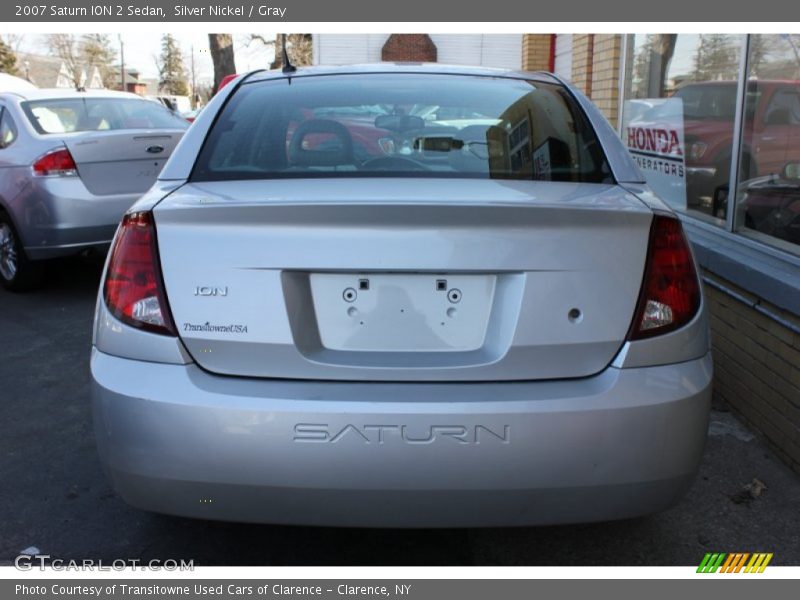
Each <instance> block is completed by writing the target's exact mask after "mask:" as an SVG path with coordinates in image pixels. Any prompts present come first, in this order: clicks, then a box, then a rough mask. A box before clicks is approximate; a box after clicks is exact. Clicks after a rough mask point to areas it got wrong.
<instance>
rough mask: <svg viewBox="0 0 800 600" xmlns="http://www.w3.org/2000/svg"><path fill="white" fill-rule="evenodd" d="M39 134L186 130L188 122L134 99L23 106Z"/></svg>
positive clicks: (75, 100) (35, 102)
mask: <svg viewBox="0 0 800 600" xmlns="http://www.w3.org/2000/svg"><path fill="white" fill-rule="evenodd" d="M22 108H23V110H24V111H25V114H26V115H28V119H30V122H31V123H32V124H33V126H34V128H35V129H36V131H38V132H39V133H72V132H76V131H109V130H114V129H186V127H188V126H189V123H188V122H187V121H186V120H185V119H182V118H180V117H179V116H177V115H175V114H173V113H172V112H170V111H169V110H167V109H166V108H164V107H163V106H161V105H160V104H157V103H156V102H151V101H149V100H137V99H136V98H62V99H58V98H56V99H51V100H31V101H28V102H23V103H22Z"/></svg>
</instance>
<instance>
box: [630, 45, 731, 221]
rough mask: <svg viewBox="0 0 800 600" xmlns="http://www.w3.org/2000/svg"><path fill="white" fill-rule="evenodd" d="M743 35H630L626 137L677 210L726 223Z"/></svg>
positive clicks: (660, 191) (656, 188)
mask: <svg viewBox="0 0 800 600" xmlns="http://www.w3.org/2000/svg"><path fill="white" fill-rule="evenodd" d="M742 40H743V36H740V35H727V34H686V35H684V34H647V35H641V34H637V35H632V36H628V47H627V52H626V55H627V65H626V69H625V73H626V77H625V81H624V88H625V89H624V104H623V114H622V131H621V133H622V138H623V141H624V142H625V143H626V144H627V146H628V148H629V150H630V151H631V154H632V155H633V156H634V158H635V160H636V161H637V163H638V164H639V167H640V168H641V170H642V171H643V173H644V174H645V177H646V178H647V181H648V183H649V184H650V186H651V187H652V188H653V189H654V191H655V192H656V193H658V194H659V195H660V196H661V197H662V198H663V199H664V200H665V201H666V202H668V203H669V204H670V205H671V206H673V207H674V208H675V209H676V210H679V211H684V212H687V213H690V214H692V215H694V216H697V217H700V218H703V219H706V220H710V221H712V222H714V223H717V224H724V218H725V202H726V198H727V189H728V185H729V180H730V169H731V163H732V157H733V152H734V151H733V148H734V147H735V145H734V140H733V137H734V119H735V115H736V91H737V79H738V72H739V62H740V56H741V47H742Z"/></svg>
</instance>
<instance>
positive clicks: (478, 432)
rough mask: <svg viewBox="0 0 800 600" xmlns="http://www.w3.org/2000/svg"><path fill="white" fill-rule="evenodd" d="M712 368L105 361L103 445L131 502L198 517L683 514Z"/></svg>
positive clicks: (368, 519)
mask: <svg viewBox="0 0 800 600" xmlns="http://www.w3.org/2000/svg"><path fill="white" fill-rule="evenodd" d="M711 376H712V365H711V357H710V355H706V356H705V357H704V358H701V359H698V360H695V361H689V362H685V363H680V364H675V365H667V366H659V367H650V368H637V369H615V368H608V369H606V370H605V371H604V372H603V373H601V374H599V375H597V376H595V377H591V378H586V379H582V380H577V381H553V382H517V383H456V384H450V383H438V384H437V383H419V384H416V383H397V384H395V383H349V382H310V381H280V380H249V379H237V378H230V377H219V376H214V375H210V374H207V373H205V372H204V371H202V370H200V369H199V368H197V367H196V366H195V365H166V364H156V363H145V362H141V361H135V360H129V359H124V358H117V357H112V356H109V355H107V354H103V353H100V352H98V351H97V350H94V351H93V356H92V378H93V386H92V389H93V408H94V418H95V433H96V438H97V443H98V448H99V452H100V457H101V459H102V462H103V464H104V467H105V469H106V471H107V473H108V475H109V477H110V479H111V481H112V482H113V486H114V488H115V489H116V490H117V492H118V493H119V494H120V495H121V496H122V497H123V498H124V499H125V500H126V501H127V502H129V503H130V504H132V505H134V506H137V507H140V508H143V509H146V510H152V511H156V512H163V513H169V514H175V515H182V516H188V517H198V518H209V519H220V520H231V521H248V522H267V523H286V524H309V525H336V526H392V527H414V526H426V527H450V526H503V525H533V524H552V523H567V522H583V521H596V520H609V519H619V518H627V517H633V516H637V515H643V514H648V513H652V512H656V511H659V510H662V509H665V508H667V507H669V506H670V505H672V504H674V503H675V502H676V501H677V500H678V499H679V498H680V497H681V496H682V494H683V493H684V492H685V490H686V489H687V487H688V486H689V484H690V483H691V481H692V478H693V475H694V473H695V471H696V469H697V466H698V464H699V461H700V458H701V455H702V451H703V446H704V443H705V437H706V428H707V422H708V410H709V405H710V396H711Z"/></svg>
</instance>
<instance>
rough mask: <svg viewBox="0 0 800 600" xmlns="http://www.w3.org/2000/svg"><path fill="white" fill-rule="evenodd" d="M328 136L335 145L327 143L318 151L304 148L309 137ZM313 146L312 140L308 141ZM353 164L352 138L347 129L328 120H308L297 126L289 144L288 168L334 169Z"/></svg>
mask: <svg viewBox="0 0 800 600" xmlns="http://www.w3.org/2000/svg"><path fill="white" fill-rule="evenodd" d="M314 134H330V135H333V136H335V137H336V144H335V145H331V144H329V143H328V142H327V141H326V142H323V143H322V144H321V145H322V146H324V147H322V148H320V149H315V148H313V147H311V148H305V147H304V146H303V142H304V141H305V139H306V138H307V137H308V136H309V135H314ZM310 141H311V143H312V144H313V140H310ZM352 164H355V153H354V151H353V138H352V137H351V136H350V132H349V131H348V130H347V127H345V126H344V125H342V124H341V123H339V122H337V121H332V120H330V119H309V120H308V121H304V122H302V123H300V125H298V127H297V129H295V130H294V133H293V134H292V139H291V141H290V142H289V166H290V167H335V166H339V165H352Z"/></svg>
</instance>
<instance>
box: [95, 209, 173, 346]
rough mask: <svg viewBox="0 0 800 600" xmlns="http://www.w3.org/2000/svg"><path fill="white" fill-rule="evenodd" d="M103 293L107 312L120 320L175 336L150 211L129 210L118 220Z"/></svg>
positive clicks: (133, 325) (140, 327)
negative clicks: (130, 211) (136, 211)
mask: <svg viewBox="0 0 800 600" xmlns="http://www.w3.org/2000/svg"><path fill="white" fill-rule="evenodd" d="M103 295H104V297H105V301H106V306H108V309H109V310H110V311H111V314H113V315H114V316H115V317H116V318H117V319H119V320H120V321H122V322H123V323H126V324H128V325H131V326H132V327H138V328H139V329H146V330H147V331H151V332H153V333H160V334H163V335H177V333H176V331H175V325H174V324H173V322H172V317H171V316H170V312H169V305H168V304H167V296H166V294H165V293H164V283H163V280H162V279H161V268H160V266H159V262H158V247H157V246H156V228H155V224H154V223H153V215H152V213H149V212H138V213H131V214H128V215H125V217H124V218H123V219H122V225H120V229H119V232H117V238H116V240H115V241H114V247H113V249H112V250H111V260H110V262H109V263H108V272H107V273H106V282H105V287H104V288H103Z"/></svg>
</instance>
